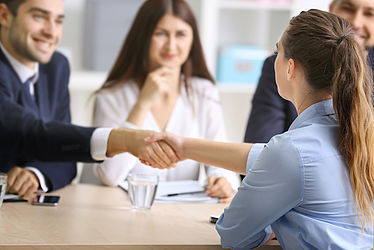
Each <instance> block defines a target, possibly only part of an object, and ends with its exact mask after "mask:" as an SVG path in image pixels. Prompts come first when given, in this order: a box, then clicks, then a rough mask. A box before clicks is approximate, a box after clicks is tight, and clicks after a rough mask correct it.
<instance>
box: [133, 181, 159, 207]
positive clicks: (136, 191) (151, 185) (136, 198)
mask: <svg viewBox="0 0 374 250" xmlns="http://www.w3.org/2000/svg"><path fill="white" fill-rule="evenodd" d="M158 179H159V178H158V176H157V175H151V174H130V175H129V176H128V177H127V181H128V183H129V196H130V201H131V205H132V208H133V209H134V210H149V209H151V206H152V204H153V201H154V199H155V195H156V191H157V185H158Z"/></svg>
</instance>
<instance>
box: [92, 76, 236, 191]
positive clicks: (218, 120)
mask: <svg viewBox="0 0 374 250" xmlns="http://www.w3.org/2000/svg"><path fill="white" fill-rule="evenodd" d="M191 85H192V91H190V92H189V96H187V93H186V91H185V88H184V87H183V88H182V90H181V94H180V96H179V98H178V100H177V102H176V104H175V107H174V110H173V111H172V114H171V116H170V118H169V121H168V124H167V126H166V131H168V132H171V133H173V134H176V135H180V136H185V137H195V138H203V139H208V140H219V141H223V140H225V138H226V135H225V128H224V120H223V114H222V109H221V103H220V99H219V95H218V91H217V89H216V87H215V86H214V85H213V84H212V83H211V82H210V81H208V80H205V79H201V78H196V77H193V78H192V79H191ZM138 95H139V88H138V86H137V85H136V83H135V82H132V81H131V82H128V83H124V84H118V85H116V86H114V87H112V88H109V89H104V90H102V91H100V92H99V93H98V94H97V99H96V103H95V112H94V125H95V126H104V127H127V128H136V127H135V126H134V125H132V124H130V123H128V122H126V120H127V117H128V115H129V113H130V111H131V109H132V108H133V106H134V105H135V103H136V102H137V99H138ZM140 129H146V130H154V131H160V128H159V126H158V124H157V122H156V121H155V118H154V117H153V115H152V113H151V112H150V111H149V112H148V113H147V115H146V118H145V121H144V123H143V126H142V127H141V128H140ZM94 171H95V174H96V175H97V176H98V177H99V179H100V180H101V181H102V182H103V183H105V184H107V185H113V186H114V185H118V183H120V182H121V181H123V180H124V179H126V177H127V175H128V174H129V173H134V172H137V173H138V172H142V173H144V172H146V173H154V174H157V175H159V177H160V180H161V181H171V180H198V179H199V173H200V172H201V171H200V164H199V163H198V162H195V161H192V160H185V161H182V162H180V163H178V164H177V166H176V167H175V168H173V169H169V170H159V169H154V168H151V167H149V166H146V165H144V164H142V163H141V162H140V161H139V160H138V159H137V158H136V157H134V156H132V155H131V154H129V153H123V154H119V155H116V156H114V157H113V158H111V159H107V160H105V161H104V163H102V164H97V165H96V166H95V168H94ZM206 175H207V176H217V177H218V176H224V177H226V178H227V179H228V181H229V182H230V183H231V185H232V187H233V189H236V188H237V187H238V186H239V183H240V181H239V177H238V175H237V174H236V173H233V172H231V171H228V170H224V169H220V168H216V167H212V166H207V167H206ZM200 178H201V176H200ZM200 180H201V179H200Z"/></svg>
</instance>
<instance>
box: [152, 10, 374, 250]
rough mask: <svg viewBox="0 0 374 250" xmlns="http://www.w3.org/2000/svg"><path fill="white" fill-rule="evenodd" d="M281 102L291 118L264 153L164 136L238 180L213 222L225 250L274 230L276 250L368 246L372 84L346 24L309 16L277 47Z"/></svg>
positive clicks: (373, 186) (182, 152)
mask: <svg viewBox="0 0 374 250" xmlns="http://www.w3.org/2000/svg"><path fill="white" fill-rule="evenodd" d="M277 48H278V55H277V59H276V61H275V72H276V81H277V86H278V92H279V94H280V95H281V96H282V97H283V98H285V99H287V100H290V101H291V102H292V103H293V104H294V106H295V107H296V109H297V111H298V117H297V118H296V120H295V121H294V122H293V123H292V125H291V127H290V129H289V130H288V131H287V132H285V133H283V134H281V135H277V136H274V137H273V138H272V139H271V140H270V141H269V143H267V144H243V143H237V144H235V143H219V142H212V141H206V140H200V139H192V138H183V137H178V136H175V135H171V134H167V133H163V134H155V135H154V136H153V137H152V138H149V139H148V141H149V142H150V143H151V142H154V141H157V140H165V141H166V142H167V143H168V144H169V145H171V146H172V147H173V148H174V150H175V151H176V153H177V154H178V156H179V158H180V159H181V160H182V159H186V158H190V159H194V160H196V161H201V162H204V163H207V164H212V165H216V166H221V167H223V168H226V169H230V170H235V171H237V172H241V173H246V177H245V178H244V180H243V184H242V186H241V187H240V188H239V191H238V193H237V194H236V196H235V197H234V198H233V200H232V203H231V204H230V206H229V207H228V208H226V209H225V211H224V213H223V214H222V215H221V217H220V218H219V220H218V222H217V231H218V233H219V234H220V236H221V242H222V245H223V247H225V248H234V249H249V248H254V247H257V246H259V245H261V244H263V243H264V242H266V241H267V240H268V239H269V238H270V236H271V233H272V230H273V231H274V233H275V235H276V237H277V239H278V240H279V242H280V244H281V246H282V247H283V248H284V249H370V248H372V247H373V210H372V209H373V207H372V205H373V199H374V148H373V147H374V118H373V106H372V104H371V103H372V100H371V96H372V95H371V94H372V89H371V86H372V85H373V84H372V79H373V78H372V76H371V75H370V73H369V72H370V70H369V69H368V66H367V64H366V60H365V59H364V58H365V56H364V55H363V53H364V52H363V51H362V50H361V47H360V46H359V45H358V44H357V42H356V41H355V39H354V34H353V31H352V28H351V26H350V25H349V23H348V22H347V21H345V20H344V19H342V18H339V17H338V16H336V15H334V14H330V13H327V12H324V11H320V10H309V11H307V12H302V13H300V15H298V16H296V17H294V18H293V19H292V20H291V21H290V24H289V26H288V27H287V29H286V30H285V32H284V33H283V35H282V37H281V39H280V41H279V42H278V44H277Z"/></svg>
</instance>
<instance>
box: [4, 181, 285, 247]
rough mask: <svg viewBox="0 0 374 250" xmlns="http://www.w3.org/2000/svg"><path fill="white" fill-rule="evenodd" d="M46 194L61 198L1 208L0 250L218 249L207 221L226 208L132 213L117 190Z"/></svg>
mask: <svg viewBox="0 0 374 250" xmlns="http://www.w3.org/2000/svg"><path fill="white" fill-rule="evenodd" d="M51 194H54V195H60V196H61V198H60V202H59V205H58V206H57V207H42V206H32V205H30V204H29V203H25V202H24V203H4V204H3V206H2V207H1V208H0V249H1V250H7V249H17V250H26V249H52V250H54V249H64V250H65V249H79V250H86V249H87V250H88V249H93V250H96V249H134V250H142V249H151V250H152V249H165V250H174V249H182V250H183V249H222V248H221V246H220V240H219V235H218V233H217V232H216V230H215V227H214V225H213V224H211V223H209V221H208V220H209V216H210V215H220V214H221V213H222V211H223V209H224V208H225V206H227V204H154V205H153V206H152V209H151V210H149V211H133V210H132V209H131V205H130V202H129V198H128V195H127V193H126V192H124V191H123V190H122V189H120V188H113V187H104V186H95V185H83V184H79V185H70V186H67V187H65V188H63V189H61V190H58V191H57V192H54V193H51ZM260 249H274V250H275V249H281V248H280V247H279V246H263V247H261V248H260Z"/></svg>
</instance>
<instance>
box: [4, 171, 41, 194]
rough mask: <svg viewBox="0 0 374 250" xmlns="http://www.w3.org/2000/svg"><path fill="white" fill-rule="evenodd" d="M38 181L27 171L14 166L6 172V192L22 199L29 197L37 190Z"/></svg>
mask: <svg viewBox="0 0 374 250" xmlns="http://www.w3.org/2000/svg"><path fill="white" fill-rule="evenodd" d="M38 187H39V180H38V177H36V175H35V174H34V173H33V172H32V171H30V170H27V169H24V168H21V167H18V166H15V167H13V168H12V169H11V170H9V172H8V183H7V192H8V193H12V194H18V195H19V196H21V197H23V198H27V197H31V196H33V194H34V193H35V192H36V191H37V190H38Z"/></svg>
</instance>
